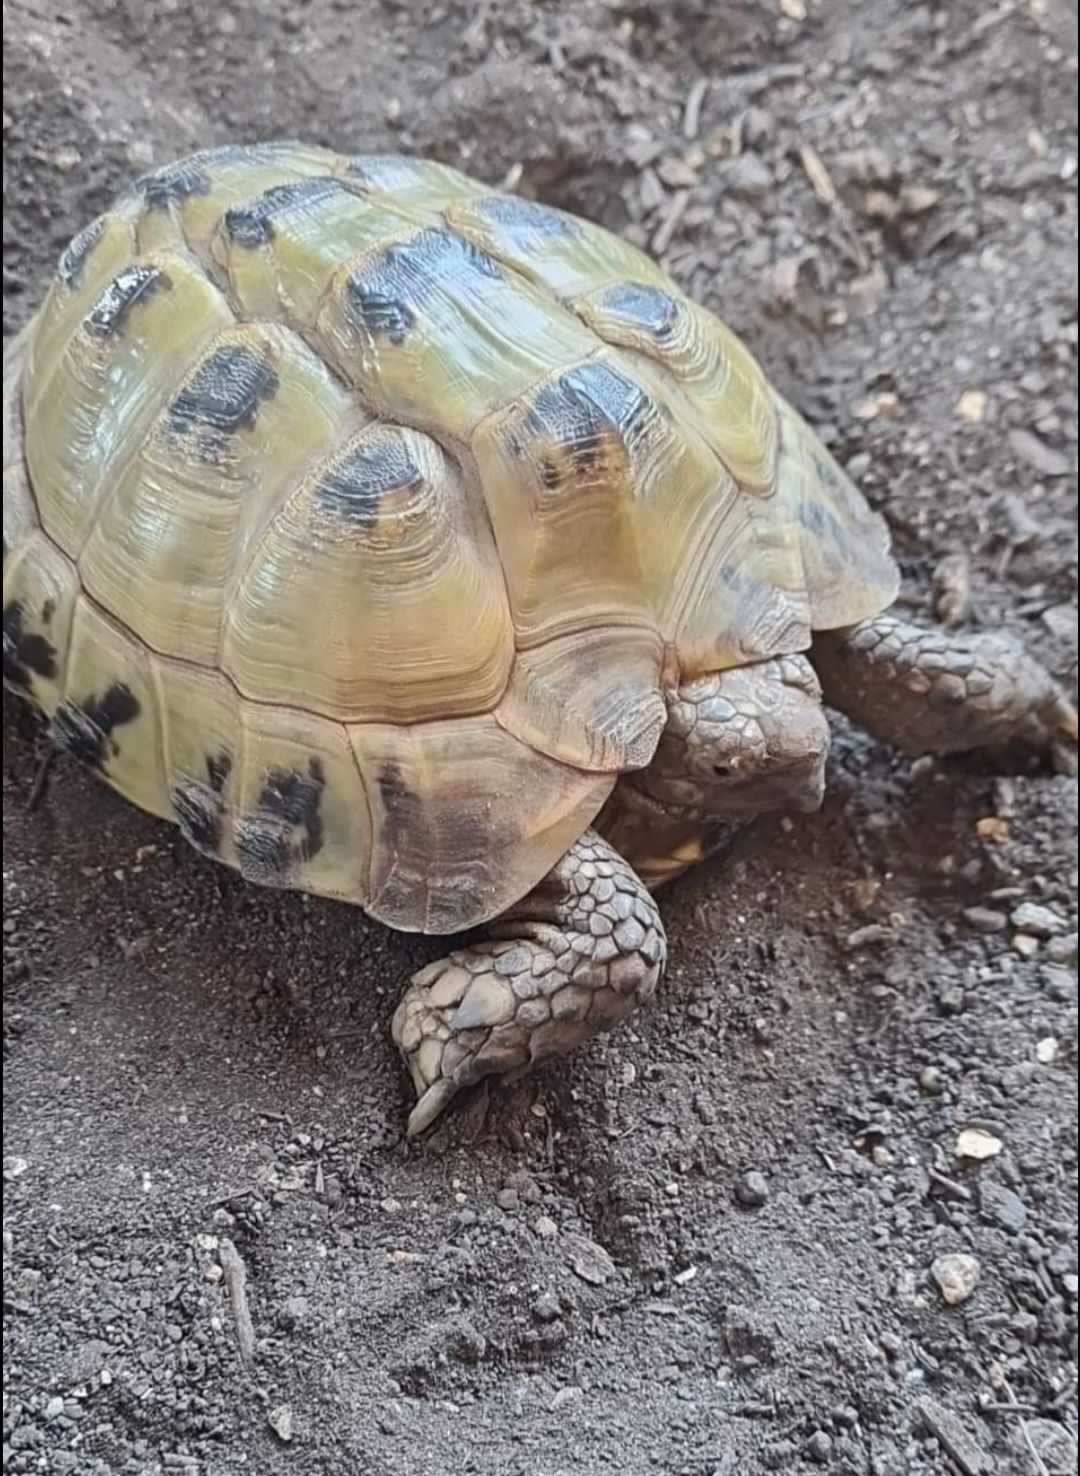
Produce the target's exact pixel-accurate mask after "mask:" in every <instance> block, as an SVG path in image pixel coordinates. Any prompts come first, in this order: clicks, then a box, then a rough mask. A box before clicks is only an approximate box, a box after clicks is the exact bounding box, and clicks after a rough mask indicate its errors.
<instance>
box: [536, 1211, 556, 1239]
mask: <svg viewBox="0 0 1080 1476" xmlns="http://www.w3.org/2000/svg"><path fill="white" fill-rule="evenodd" d="M533 1229H534V1230H535V1231H536V1233H537V1235H539V1236H540V1238H541V1240H551V1239H552V1237H553V1236H556V1235H558V1233H559V1227H558V1225H556V1223H555V1221H554V1220H553V1219H552V1218H551V1216H550V1215H537V1217H536V1219H535V1220H534V1221H533Z"/></svg>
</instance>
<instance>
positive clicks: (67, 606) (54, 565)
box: [4, 509, 79, 713]
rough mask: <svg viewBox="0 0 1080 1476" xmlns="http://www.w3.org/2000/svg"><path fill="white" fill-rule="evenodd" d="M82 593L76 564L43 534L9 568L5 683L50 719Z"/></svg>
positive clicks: (23, 548)
mask: <svg viewBox="0 0 1080 1476" xmlns="http://www.w3.org/2000/svg"><path fill="white" fill-rule="evenodd" d="M5 511H6V509H5ZM78 589H79V583H78V578H77V577H76V574H75V570H74V568H73V566H72V564H71V563H70V561H69V560H68V559H66V558H64V556H63V554H62V553H60V551H59V550H58V549H56V548H54V547H53V546H52V544H50V543H49V542H48V540H47V539H46V538H45V537H44V536H43V535H42V534H41V533H40V532H34V533H32V534H31V535H30V537H29V538H28V540H27V541H26V542H23V543H20V544H19V545H18V546H17V547H15V548H14V549H13V551H12V554H11V557H10V558H9V559H8V560H7V561H6V562H5V565H4V681H5V682H6V683H7V684H8V685H9V686H13V687H16V688H18V689H20V690H21V691H23V692H25V693H26V694H27V695H29V696H31V697H33V699H34V701H35V702H36V703H37V704H38V706H39V707H40V708H41V709H42V711H44V712H46V713H51V712H52V711H53V710H54V709H55V707H56V704H57V702H58V701H59V700H60V695H61V693H62V691H63V684H64V667H65V664H66V662H67V656H68V647H69V643H70V632H71V619H72V613H73V611H74V608H75V597H76V595H77V593H78Z"/></svg>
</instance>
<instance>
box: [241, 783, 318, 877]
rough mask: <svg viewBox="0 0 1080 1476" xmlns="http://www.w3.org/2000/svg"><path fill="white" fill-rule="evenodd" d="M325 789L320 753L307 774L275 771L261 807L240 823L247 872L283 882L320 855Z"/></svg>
mask: <svg viewBox="0 0 1080 1476" xmlns="http://www.w3.org/2000/svg"><path fill="white" fill-rule="evenodd" d="M325 788H326V778H325V774H324V772H323V766H322V763H321V761H320V760H319V759H317V758H312V759H309V761H308V771H307V774H306V775H304V774H299V773H297V771H296V770H295V769H271V770H270V771H269V773H268V774H267V776H266V781H265V783H264V784H263V787H262V790H261V792H260V794H259V801H258V805H257V807H256V809H255V810H254V811H253V812H251V813H249V814H246V815H244V816H242V817H241V818H240V820H238V821H237V825H236V850H237V854H238V856H239V858H240V869H241V871H242V872H243V873H244V875H245V876H249V877H250V878H251V879H252V880H253V881H258V882H262V883H263V884H264V885H267V886H274V885H281V884H283V883H284V882H286V881H287V879H288V876H289V873H290V872H291V870H292V868H293V867H294V866H296V865H302V864H303V863H305V862H307V861H311V860H312V859H313V858H314V857H315V856H317V855H318V854H319V852H320V851H321V850H322V848H323V839H324V835H323V822H322V816H321V814H320V813H319V812H320V807H321V805H322V797H323V792H324V790H325Z"/></svg>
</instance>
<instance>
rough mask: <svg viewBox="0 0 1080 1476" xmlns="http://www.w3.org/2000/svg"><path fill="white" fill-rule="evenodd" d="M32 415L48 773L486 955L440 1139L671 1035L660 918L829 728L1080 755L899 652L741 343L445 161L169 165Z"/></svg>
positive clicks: (901, 627)
mask: <svg viewBox="0 0 1080 1476" xmlns="http://www.w3.org/2000/svg"><path fill="white" fill-rule="evenodd" d="M4 400H5V410H4V414H5V463H4V680H5V683H6V684H7V685H8V686H10V687H12V688H14V689H15V690H16V691H18V692H20V693H21V694H23V695H24V696H25V697H27V698H29V699H30V700H31V701H32V702H33V703H34V704H35V705H36V706H37V707H38V708H39V709H41V710H42V711H43V712H44V713H45V714H46V715H47V716H48V718H49V720H50V730H51V734H52V738H53V740H54V742H55V744H56V745H57V746H58V747H59V748H60V749H61V750H64V751H66V752H68V753H70V754H72V755H74V756H75V757H76V758H78V759H80V760H82V761H83V762H84V763H86V764H88V765H89V766H90V767H91V768H93V769H95V770H96V771H97V772H98V773H99V774H100V775H101V776H102V777H103V778H104V779H105V780H106V781H107V782H108V783H109V784H110V785H111V786H112V787H113V788H115V789H116V790H118V791H119V792H120V793H121V794H122V795H124V796H126V797H127V798H128V799H129V800H131V801H133V802H134V803H135V804H136V805H139V806H141V807H142V808H143V809H145V810H148V811H150V812H151V813H152V814H155V815H158V816H162V817H164V818H166V819H169V820H172V821H174V822H175V823H176V824H177V825H178V826H179V827H180V829H181V831H182V832H183V834H184V836H185V837H186V838H187V839H188V840H189V841H190V842H191V843H192V844H193V845H194V846H195V847H197V849H198V850H199V851H201V852H203V853H204V854H205V855H207V856H211V857H215V858H217V859H218V860H220V861H223V862H226V863H228V864H229V865H231V866H233V867H235V868H238V870H239V871H240V872H241V874H242V875H243V876H244V877H247V878H249V879H250V880H251V881H253V882H257V883H261V884H265V885H270V886H279V887H281V886H283V887H292V888H298V889H301V890H304V891H308V892H312V893H315V894H318V895H321V896H325V897H331V898H339V899H342V900H344V901H347V902H351V903H354V904H356V905H358V906H360V907H362V908H363V909H365V910H366V912H367V913H369V914H370V915H371V916H372V917H374V918H377V919H379V920H380V921H381V922H383V923H386V924H388V925H390V926H391V927H393V928H398V929H402V930H406V931H418V932H424V933H430V934H458V933H467V934H469V935H470V936H469V938H468V939H466V940H464V941H463V942H462V946H459V947H457V948H456V949H454V951H452V952H450V953H449V954H448V955H447V956H446V957H445V958H443V959H441V960H439V961H437V962H435V963H432V964H430V965H429V966H428V967H426V968H423V969H421V970H420V971H419V972H418V973H416V974H415V975H414V976H413V978H412V980H411V981H410V982H409V983H408V985H407V988H406V989H405V993H404V996H403V999H402V1002H401V1004H400V1006H399V1007H398V1009H397V1012H396V1014H395V1016H394V1021H393V1034H394V1037H395V1039H396V1041H397V1044H398V1045H399V1047H400V1048H401V1050H402V1051H403V1053H404V1055H405V1057H406V1059H407V1061H408V1064H409V1067H410V1068H411V1073H412V1077H413V1080H414V1083H415V1087H416V1091H417V1095H418V1101H417V1103H416V1106H415V1107H414V1109H413V1111H412V1114H411V1117H410V1119H409V1131H410V1132H413V1133H415V1132H419V1131H422V1130H423V1129H424V1128H426V1127H427V1126H428V1125H429V1124H430V1123H431V1122H432V1121H433V1120H434V1119H435V1118H436V1117H437V1115H438V1114H439V1113H440V1111H441V1110H442V1109H443V1108H444V1107H445V1105H446V1104H447V1103H448V1102H449V1101H450V1099H451V1098H452V1097H453V1096H454V1095H455V1093H457V1092H458V1091H459V1089H460V1088H462V1087H463V1086H467V1085H470V1084H472V1083H474V1082H476V1081H478V1080H479V1079H480V1078H482V1077H484V1076H487V1075H489V1074H492V1073H507V1074H516V1073H520V1072H522V1071H524V1070H527V1069H528V1068H529V1067H530V1066H531V1065H532V1064H534V1063H535V1062H538V1061H541V1060H544V1059H546V1058H550V1057H552V1056H554V1055H557V1054H559V1053H561V1052H564V1051H567V1050H568V1049H570V1048H571V1047H573V1046H574V1045H576V1044H577V1043H578V1042H580V1041H582V1040H583V1039H586V1038H588V1037H589V1036H591V1035H592V1034H593V1033H595V1032H596V1031H598V1030H603V1029H605V1028H607V1027H610V1026H612V1025H614V1024H615V1023H616V1022H617V1021H619V1020H621V1019H623V1018H624V1017H625V1016H626V1015H627V1014H628V1013H629V1012H630V1011H631V1010H632V1009H633V1008H634V1007H635V1006H636V1005H638V1004H641V1003H644V1002H645V1001H647V1000H648V999H649V998H650V997H651V996H652V994H653V993H654V991H655V989H656V987H657V982H658V980H659V978H660V975H661V973H662V970H663V967H664V962H665V953H666V941H665V934H664V929H663V926H662V923H661V920H660V915H659V913H658V910H657V905H656V902H655V900H654V895H653V894H654V892H655V891H656V890H657V889H658V888H659V887H660V886H661V885H662V884H664V883H665V882H668V881H670V880H671V878H673V877H674V876H676V875H678V874H679V873H680V872H682V871H683V870H685V868H686V867H688V866H689V865H691V864H692V863H693V862H695V861H698V860H700V859H701V858H702V857H703V856H705V855H707V854H709V853H711V852H712V851H714V850H715V849H716V848H717V847H718V846H719V845H720V844H721V843H722V841H723V840H724V839H725V838H726V837H727V836H728V835H729V834H730V830H731V827H732V826H734V825H738V824H740V823H742V822H744V821H745V820H746V819H747V818H749V817H752V816H755V815H757V814H760V813H761V812H763V811H768V810H774V809H777V808H782V809H788V810H809V809H813V808H814V807H816V806H817V805H818V804H819V803H820V801H821V797H822V790H823V768H824V763H825V757H826V753H827V750H828V746H829V728H828V725H827V721H826V717H825V712H824V707H825V705H828V706H831V707H833V708H835V709H838V710H839V711H841V712H843V713H845V714H847V716H848V717H849V718H851V719H853V720H854V721H855V722H856V723H859V724H861V725H862V726H863V727H864V728H866V729H868V730H869V731H870V732H871V733H872V734H874V735H876V736H877V737H878V738H880V739H883V740H886V741H889V742H892V743H894V744H896V745H897V746H898V747H899V748H900V749H902V750H903V751H905V752H907V753H911V754H920V753H926V752H937V753H947V752H957V751H961V750H967V749H973V748H976V747H980V746H985V747H993V746H999V745H1002V744H1004V743H1006V742H1008V741H1011V740H1013V739H1015V740H1018V741H1020V742H1022V743H1025V744H1027V745H1028V746H1029V747H1032V748H1034V749H1036V750H1042V751H1044V752H1048V751H1049V750H1050V749H1051V748H1052V747H1053V746H1054V744H1056V743H1059V744H1064V745H1066V746H1067V745H1068V744H1070V743H1071V742H1073V741H1074V740H1075V737H1076V715H1075V712H1074V711H1073V709H1072V707H1071V706H1070V704H1069V702H1068V701H1067V700H1066V697H1065V695H1064V693H1063V692H1062V690H1061V689H1060V688H1059V686H1058V685H1057V684H1056V683H1055V681H1054V680H1053V679H1052V678H1051V676H1050V675H1048V674H1047V672H1046V671H1044V670H1043V668H1042V667H1041V666H1039V665H1038V664H1037V663H1036V662H1035V661H1034V660H1032V659H1030V658H1029V657H1028V656H1027V655H1025V653H1024V652H1023V651H1022V650H1021V649H1020V648H1019V647H1018V646H1016V645H1014V644H1012V643H1011V642H1010V641H1008V640H1006V639H1004V638H1003V637H1001V636H998V635H995V634H985V633H976V634H956V633H953V632H952V631H949V632H945V631H942V630H929V629H921V628H919V627H918V626H916V625H913V624H909V623H908V622H907V621H906V620H904V619H901V618H899V617H898V616H897V615H896V614H893V613H889V607H890V606H891V605H892V604H893V601H894V598H895V596H896V594H897V586H898V573H897V567H896V564H895V563H894V560H893V558H892V556H891V553H890V549H889V538H888V533H887V529H886V525H885V523H884V521H883V520H882V518H881V517H880V516H879V515H878V514H877V513H876V512H874V511H872V510H871V508H870V507H869V506H868V504H867V503H866V502H865V501H864V499H863V498H862V496H861V495H860V494H859V492H858V491H857V490H856V489H855V487H854V486H853V485H852V483H851V482H850V481H849V479H848V477H847V476H846V474H845V473H844V472H843V471H842V470H841V468H840V467H839V465H838V464H837V463H836V462H835V461H834V459H833V458H832V456H831V455H830V454H829V452H828V451H827V450H826V449H825V448H824V446H823V445H822V444H821V443H820V442H819V441H818V440H817V439H816V437H815V436H814V434H813V433H812V432H811V431H810V429H809V428H808V426H807V425H806V424H805V423H804V421H803V420H802V419H801V418H800V417H799V415H798V414H797V413H796V412H795V410H794V409H793V408H792V406H791V405H790V404H788V403H787V402H786V401H785V400H784V399H783V398H782V397H781V396H780V395H779V394H778V393H776V391H775V390H773V389H772V388H771V387H770V386H769V384H768V383H767V381H766V379H765V377H764V375H763V373H762V371H761V369H760V368H759V367H758V365H757V363H756V362H755V360H754V359H753V358H752V356H751V355H750V353H749V352H748V351H747V349H746V348H745V347H744V346H743V345H742V344H741V342H740V341H739V340H738V339H737V338H736V337H735V336H734V335H733V334H732V333H731V332H730V331H729V330H728V329H727V328H726V327H725V326H724V324H723V323H722V322H720V321H719V320H718V319H717V318H716V317H715V316H713V315H712V314H711V313H710V312H708V311H706V310H705V309H704V308H702V307H700V306H699V305H697V304H696V303H695V302H693V301H691V300H690V299H689V298H687V297H686V296H685V295H684V294H683V293H682V292H681V291H680V290H679V289H678V288H677V287H676V286H675V285H674V283H673V282H672V281H671V280H670V279H669V277H668V276H667V275H666V274H665V273H664V272H663V271H662V270H661V269H660V267H659V266H658V265H657V264H656V263H655V262H654V261H653V260H652V259H650V258H649V257H648V256H647V255H645V254H644V253H642V252H641V251H639V250H637V249H636V248H634V247H632V246H631V245H630V244H628V243H627V242H625V241H623V240H622V239H620V238H619V237H617V236H615V235H613V234H609V233H608V232H607V231H606V230H604V229H601V228H600V227H599V226H597V225H594V224H591V223H589V222H588V221H586V220H582V219H578V218H577V217H575V216H572V215H570V214H567V213H563V212H561V211H559V210H557V209H554V208H549V207H547V206H544V205H542V204H539V203H536V202H534V201H530V200H527V199H524V198H520V197H516V196H514V195H512V194H506V193H500V192H498V191H496V190H493V189H491V188H490V187H488V186H487V185H484V184H482V183H479V182H477V181H474V180H472V179H469V178H466V177H465V176H464V175H462V174H460V173H458V172H456V171H454V170H453V169H450V168H448V167H445V166H444V165H442V164H438V163H433V162H425V161H422V160H418V159H413V158H409V157H404V156H396V155H371V156H360V157H347V156H344V155H341V154H337V153H334V152H331V151H329V150H327V149H325V148H316V147H308V146H306V145H304V144H300V143H293V142H280V143H277V142H275V143H264V144H257V145H251V146H236V147H228V148H222V149H217V150H214V151H210V152H204V153H201V154H196V155H194V156H193V157H191V158H188V159H186V160H183V161H181V162H179V163H175V164H172V165H169V166H168V167H166V168H162V169H159V170H157V171H156V172H154V173H152V174H150V175H148V176H147V177H145V178H143V179H142V180H140V181H139V182H138V183H137V184H135V185H134V186H133V187H132V188H131V189H130V190H129V191H128V192H127V193H126V194H124V195H123V196H122V197H121V198H120V199H119V200H118V201H117V202H116V204H115V205H114V206H113V207H112V208H111V209H110V210H109V211H108V212H107V213H106V214H105V215H103V216H102V217H101V218H100V219H98V220H96V221H95V222H94V223H93V224H92V225H90V226H89V227H88V228H87V229H86V230H84V231H83V232H82V233H81V234H80V235H79V236H77V237H76V238H75V239H74V240H73V241H72V243H71V244H70V246H69V247H68V249H67V250H66V251H65V252H64V254H63V256H62V258H61V260H60V263H59V269H58V271H57V274H56V276H55V279H54V281H53V282H52V284H51V287H50V289H49V292H48V295H47V297H46V299H45V302H44V304H43V306H42V307H41V308H40V310H39V311H38V313H37V314H36V316H35V317H34V318H33V320H32V322H31V323H30V324H29V326H28V327H27V328H26V329H25V330H24V331H23V332H22V333H21V334H20V335H19V336H18V337H17V338H16V339H15V340H14V341H13V343H12V345H11V347H10V349H9V350H7V351H6V353H5V368H4ZM480 925H487V931H486V935H485V934H482V933H481V934H476V933H474V932H473V931H472V930H474V929H477V928H479V927H480Z"/></svg>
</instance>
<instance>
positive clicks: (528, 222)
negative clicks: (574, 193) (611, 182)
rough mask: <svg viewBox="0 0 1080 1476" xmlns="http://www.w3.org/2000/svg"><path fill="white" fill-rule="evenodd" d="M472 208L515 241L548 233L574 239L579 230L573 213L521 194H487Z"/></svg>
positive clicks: (569, 239)
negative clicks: (569, 213) (542, 203)
mask: <svg viewBox="0 0 1080 1476" xmlns="http://www.w3.org/2000/svg"><path fill="white" fill-rule="evenodd" d="M474 209H476V210H477V212H478V213H479V214H481V215H483V216H485V217H486V218H487V219H488V220H490V221H491V223H492V224H493V225H496V226H500V227H502V229H503V230H505V231H506V232H507V233H508V234H509V235H511V236H513V237H514V238H515V239H517V240H523V241H530V240H536V239H537V238H538V237H543V236H547V237H549V238H550V239H553V240H562V241H573V240H576V239H577V238H578V237H579V236H580V235H581V233H582V227H581V222H580V221H577V220H575V219H574V217H573V216H572V215H564V214H563V212H562V211H561V210H556V209H554V207H553V206H551V205H541V204H540V203H539V201H537V200H526V199H524V198H523V197H522V196H521V195H487V196H485V197H484V199H482V200H477V201H476V202H475V205H474Z"/></svg>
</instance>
